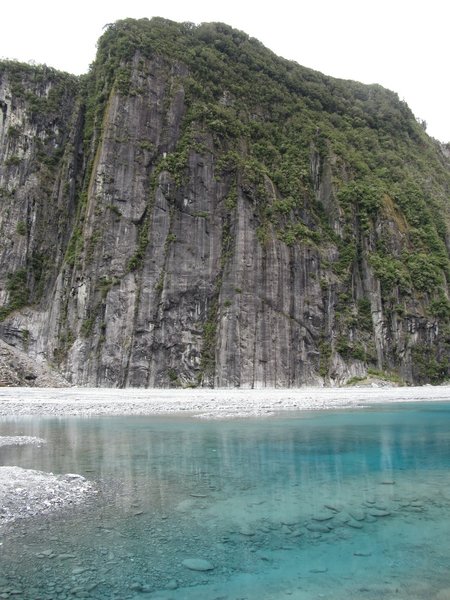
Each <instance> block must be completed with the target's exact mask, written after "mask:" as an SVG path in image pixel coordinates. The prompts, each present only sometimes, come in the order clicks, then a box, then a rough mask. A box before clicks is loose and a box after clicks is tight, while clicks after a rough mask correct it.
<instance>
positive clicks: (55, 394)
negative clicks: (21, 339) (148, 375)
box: [0, 385, 450, 419]
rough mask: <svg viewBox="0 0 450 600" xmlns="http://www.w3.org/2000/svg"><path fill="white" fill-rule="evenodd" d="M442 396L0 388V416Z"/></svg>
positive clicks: (185, 411) (199, 412)
mask: <svg viewBox="0 0 450 600" xmlns="http://www.w3.org/2000/svg"><path fill="white" fill-rule="evenodd" d="M428 401H436V402H437V401H444V402H445V401H447V402H450V385H445V386H421V387H391V386H383V387H373V386H371V387H349V388H317V387H305V388H260V389H244V388H226V389H225V388H217V389H215V388H212V389H211V388H201V389H198V388H195V389H178V388H175V389H167V388H149V389H142V388H137V389H136V388H127V389H117V388H72V387H71V388H0V417H16V418H17V417H27V416H42V417H70V416H76V417H81V416H91V417H99V416H139V415H146V416H151V415H155V416H156V415H160V416H168V415H175V414H178V415H185V416H193V417H198V418H206V419H222V418H240V417H260V416H270V415H273V414H275V413H281V412H296V411H298V412H300V411H315V410H333V409H343V408H358V407H359V408H362V407H368V406H372V405H377V404H390V403H405V402H406V403H407V402H428Z"/></svg>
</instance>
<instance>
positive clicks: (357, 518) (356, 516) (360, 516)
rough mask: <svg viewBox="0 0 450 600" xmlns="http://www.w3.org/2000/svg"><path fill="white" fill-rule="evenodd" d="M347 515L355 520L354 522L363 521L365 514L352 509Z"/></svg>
mask: <svg viewBox="0 0 450 600" xmlns="http://www.w3.org/2000/svg"><path fill="white" fill-rule="evenodd" d="M348 514H349V515H350V516H351V517H353V519H355V521H364V519H365V518H366V513H365V512H364V511H363V510H359V509H358V508H352V510H349V511H348Z"/></svg>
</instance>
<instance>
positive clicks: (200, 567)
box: [182, 558, 214, 571]
mask: <svg viewBox="0 0 450 600" xmlns="http://www.w3.org/2000/svg"><path fill="white" fill-rule="evenodd" d="M182 565H183V567H186V568H187V569H190V570H191V571H212V570H213V569H214V565H213V564H212V563H210V562H209V560H205V559H203V558H186V559H185V560H183V562H182Z"/></svg>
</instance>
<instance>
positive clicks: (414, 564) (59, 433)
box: [0, 403, 450, 600]
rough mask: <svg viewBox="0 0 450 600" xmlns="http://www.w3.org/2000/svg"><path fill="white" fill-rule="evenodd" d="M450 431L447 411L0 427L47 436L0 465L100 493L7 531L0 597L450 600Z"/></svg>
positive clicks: (2, 454)
mask: <svg viewBox="0 0 450 600" xmlns="http://www.w3.org/2000/svg"><path fill="white" fill-rule="evenodd" d="M449 426H450V404H444V403H428V404H411V405H390V406H383V407H380V408H377V409H376V410H372V409H370V410H369V409H365V410H358V411H340V412H321V413H297V414H292V415H289V416H288V417H286V416H285V415H284V416H279V417H275V418H268V419H245V420H244V419H243V420H231V421H199V420H195V419H191V420H189V419H181V418H176V417H172V418H154V417H123V418H122V417H114V418H107V417H103V418H85V419H79V418H67V419H48V418H47V419H36V418H34V419H17V420H11V419H3V420H0V435H34V436H39V437H43V438H46V439H47V441H48V443H47V445H46V446H43V447H39V448H36V447H34V448H32V447H16V448H3V449H1V450H0V464H1V465H17V466H21V467H24V468H33V469H39V470H43V471H52V472H54V473H79V474H81V475H84V476H85V477H86V478H88V479H90V480H92V481H95V482H97V484H98V488H99V494H97V495H96V496H95V497H94V498H93V499H91V500H90V501H89V502H88V503H87V504H86V505H84V506H82V507H77V508H74V509H71V510H70V511H64V512H63V513H61V514H59V515H54V516H52V517H51V518H50V517H41V518H38V519H28V520H23V521H21V522H19V523H16V524H15V525H14V526H13V527H11V528H10V529H9V530H8V531H7V532H5V533H4V534H3V536H2V537H1V538H0V541H1V542H2V545H1V546H0V598H21V599H22V598H23V599H24V600H38V599H42V600H50V599H58V600H64V599H72V598H92V599H97V600H106V599H108V600H109V599H115V600H119V599H124V600H125V599H133V600H145V599H160V600H162V599H165V600H169V599H173V600H183V599H186V600H194V599H195V600H219V599H220V600H244V599H248V600H256V599H258V600H260V599H261V600H268V599H279V598H292V599H298V600H300V599H301V600H313V599H314V600H316V599H321V598H324V599H327V600H330V599H331V598H332V599H333V600H344V599H346V600H347V599H367V600H375V599H381V598H383V599H386V600H391V599H394V598H395V599H399V600H406V599H408V600H417V599H426V600H430V599H431V600H433V599H436V600H449V599H450V570H449V567H450V427H449ZM193 558H196V559H202V560H207V561H209V563H210V566H211V567H213V568H212V569H211V570H208V571H197V570H191V569H189V568H188V567H186V565H185V564H183V561H184V560H186V559H193Z"/></svg>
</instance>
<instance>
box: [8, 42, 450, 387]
mask: <svg viewBox="0 0 450 600" xmlns="http://www.w3.org/2000/svg"><path fill="white" fill-rule="evenodd" d="M98 60H100V59H98ZM99 64H100V63H99ZM102 64H106V63H102ZM121 64H122V66H121V67H120V68H121V69H123V68H125V67H124V66H123V65H124V64H125V66H126V78H127V79H126V88H127V89H126V91H124V89H122V88H121V84H120V82H119V79H118V77H119V75H118V73H119V70H120V69H119V67H117V68H116V70H115V71H114V73H113V75H112V76H111V75H108V77H110V79H108V77H107V76H106V75H105V74H104V72H103V71H101V69H100V67H99V66H97V71H95V70H94V72H93V73H91V75H90V79H87V80H82V81H80V80H78V79H77V78H74V77H71V76H68V75H65V74H59V73H57V72H55V71H52V70H45V68H35V69H34V68H31V67H27V68H26V67H25V66H23V65H22V67H21V68H19V67H14V64H12V65H11V64H6V65H3V67H1V66H0V107H1V108H2V112H1V113H0V200H1V206H0V233H1V239H0V264H1V265H2V268H1V272H0V304H1V305H3V307H4V309H3V314H2V322H1V323H0V337H1V338H2V339H3V341H4V342H6V343H8V344H10V345H12V346H14V347H15V348H16V349H18V350H20V351H21V352H24V353H26V354H27V356H28V357H30V358H32V359H34V360H35V361H37V362H38V363H39V362H47V363H50V364H51V365H52V366H53V368H54V369H56V370H58V371H59V373H60V374H61V375H62V376H63V377H65V378H66V380H67V381H69V382H70V383H72V384H76V385H89V386H115V387H116V386H119V387H120V386H124V387H125V386H136V387H154V386H156V387H158V386H181V385H184V386H195V385H204V386H220V387H230V386H244V387H262V386H286V387H293V386H301V385H305V384H310V385H311V384H313V385H336V384H341V383H345V382H346V381H347V380H349V379H350V378H352V377H364V376H365V375H366V374H367V371H368V369H370V368H372V370H378V371H380V372H381V371H384V372H395V373H396V374H397V375H398V376H399V377H401V378H403V379H404V380H406V381H408V382H419V383H421V382H425V381H430V380H431V381H435V380H436V381H437V380H440V379H445V377H448V368H449V366H448V355H449V354H448V352H449V351H448V333H446V331H447V330H446V327H447V325H446V323H447V320H446V316H445V301H447V303H448V281H447V279H446V275H445V273H447V271H446V268H447V267H446V266H445V265H444V264H443V263H442V264H443V266H442V275H439V277H440V279H439V282H441V283H440V287H439V290H440V291H439V294H440V296H439V298H441V300H442V303H443V305H444V309H443V310H444V312H443V314H444V316H443V317H438V316H436V314H434V315H433V314H432V311H431V312H430V308H429V307H430V306H431V305H432V303H433V301H435V302H436V298H437V296H436V298H435V297H434V296H433V293H432V291H430V290H426V289H420V288H417V289H418V290H419V291H417V290H415V288H414V289H413V284H411V285H410V289H409V290H408V292H405V291H404V290H403V288H402V285H403V284H402V282H401V280H400V275H398V276H397V275H395V276H394V275H393V276H392V286H391V288H390V292H389V294H390V295H389V297H387V296H386V294H385V293H384V292H383V285H386V281H387V279H388V275H385V274H384V271H383V269H382V266H383V265H382V264H380V263H379V262H376V260H375V258H376V257H377V256H378V254H377V252H378V253H379V252H380V245H381V242H383V244H384V246H383V248H384V249H385V248H387V250H386V252H387V251H389V256H393V257H394V258H395V260H397V262H398V263H401V262H402V261H403V262H405V261H406V262H405V264H409V263H408V260H409V259H408V260H407V259H406V258H404V257H405V254H404V250H405V247H406V246H407V245H408V244H410V242H409V241H408V240H409V239H410V238H408V236H409V230H410V228H411V224H410V223H409V222H408V220H407V217H405V215H404V213H403V212H402V210H401V207H400V205H398V204H396V201H395V200H393V199H392V196H390V195H388V194H384V195H383V196H382V197H381V198H382V199H381V201H380V202H381V204H380V206H379V208H378V209H377V212H376V214H374V215H373V216H371V217H370V222H369V223H368V224H367V223H365V222H364V221H362V219H361V217H360V214H359V213H358V212H356V211H355V210H354V209H350V210H348V209H346V207H345V203H344V201H343V200H342V197H341V196H340V192H339V190H340V189H341V188H342V186H343V185H344V184H345V185H346V184H348V182H349V181H351V180H352V177H353V176H352V175H350V171H351V168H350V166H349V164H348V163H346V162H345V160H343V159H342V157H341V156H339V154H338V153H337V152H336V151H335V150H334V149H331V148H330V147H328V149H327V151H324V149H323V147H320V140H319V139H318V137H317V136H318V135H319V134H314V135H313V136H312V137H311V139H310V140H309V141H308V143H307V148H308V151H307V158H306V159H305V160H306V162H305V165H306V166H304V169H306V174H303V175H302V177H304V178H306V179H307V180H308V181H309V182H310V183H309V184H308V185H309V187H308V190H307V191H306V192H305V194H304V199H303V200H302V202H303V204H302V208H301V209H298V210H297V209H296V208H294V209H292V210H291V209H289V210H291V212H289V210H288V209H286V211H285V212H284V213H283V212H281V213H280V215H281V216H279V217H278V216H277V218H276V219H275V218H273V219H271V218H268V217H267V214H273V213H270V212H267V206H268V207H269V208H270V207H272V208H271V210H272V211H273V212H274V211H276V210H278V207H280V206H282V207H283V206H284V204H283V202H284V203H286V194H284V193H283V191H280V187H282V186H281V184H279V183H278V182H276V181H274V177H273V176H272V175H271V172H269V171H267V172H264V173H263V174H261V173H259V172H258V173H257V175H254V174H253V173H250V175H249V169H248V168H247V164H246V163H245V164H244V159H245V160H247V158H248V157H249V156H250V154H251V152H250V150H249V143H250V142H248V141H246V139H245V138H244V137H239V136H238V137H236V140H233V144H234V146H233V148H232V147H231V142H230V141H226V142H225V141H223V139H225V138H223V139H222V138H220V136H219V137H218V135H217V131H216V130H215V129H214V127H217V125H214V124H213V125H211V126H205V124H204V121H202V120H201V119H200V118H199V119H196V118H193V117H192V111H193V106H194V104H193V102H192V99H191V98H192V87H193V83H192V80H193V78H195V77H194V75H195V74H194V73H193V69H192V66H191V65H190V64H189V63H188V62H186V63H185V62H183V60H181V57H180V58H176V59H175V58H173V57H170V56H165V55H164V53H161V52H155V53H153V54H151V53H150V54H149V55H146V54H145V53H141V51H140V50H139V49H136V50H133V52H132V53H131V58H130V59H129V60H128V61H127V62H126V63H121ZM92 90H94V91H95V94H94V92H93V91H92ZM221 94H222V95H221V96H220V97H219V99H218V102H217V105H218V106H221V107H223V110H224V111H225V110H231V109H229V108H228V105H229V104H230V103H233V102H235V103H236V100H233V97H232V95H230V94H228V93H227V90H226V88H225V87H224V89H223V90H222V92H221ZM95 102H96V103H97V104H95ZM33 107H34V108H33ZM261 111H262V112H263V109H261ZM94 113H95V115H94ZM93 115H94V116H93ZM246 118H247V117H246ZM251 119H262V120H264V115H262V116H258V115H255V116H254V117H250V120H249V122H250V123H251V122H252V120H251ZM423 135H425V134H423ZM238 138H239V139H238ZM424 139H425V138H424ZM186 140H188V141H186ZM414 143H416V142H414ZM427 143H429V144H432V142H431V141H430V142H427ZM430 147H431V146H430ZM236 148H238V149H239V152H238V153H237V154H238V155H239V156H241V157H243V158H242V159H241V160H242V162H241V163H239V165H238V166H237V167H236V166H235V165H234V166H231V167H229V166H228V165H227V164H226V160H228V158H227V157H229V156H231V151H233V152H236ZM430 152H431V150H430ZM433 152H435V154H436V158H435V159H434V160H436V161H437V163H439V169H440V171H439V172H441V171H442V169H443V168H444V166H443V165H446V162H445V161H446V160H448V158H446V157H445V155H444V153H442V152H441V154H439V150H438V148H437V147H436V149H435V150H433ZM224 157H225V158H224ZM225 159H226V160H225ZM180 165H181V166H180ZM445 168H447V171H446V173H447V175H446V176H445V177H447V179H446V181H447V182H448V181H450V177H448V173H450V171H449V170H448V164H447V166H446V167H445ZM337 177H339V181H338V180H337ZM439 185H441V184H439ZM441 188H442V189H443V190H444V191H443V196H445V194H447V196H446V200H445V202H446V206H447V208H448V206H449V203H448V189H447V191H445V186H444V187H442V185H441ZM441 188H440V189H441ZM261 198H263V199H264V202H265V208H264V210H263V209H261ZM283 210H284V209H283ZM264 211H265V212H264ZM352 211H353V212H352ZM319 213H320V214H321V215H323V221H322V225H321V226H320V227H321V228H322V229H317V228H316V225H315V222H316V221H314V219H315V217H313V216H312V215H315V214H319ZM445 218H446V220H447V221H446V222H447V225H448V215H447V216H446V217H445ZM293 224H295V227H296V229H295V230H294V225H293ZM349 228H350V230H351V236H352V239H353V240H356V241H355V248H356V250H355V252H356V254H355V255H354V256H352V257H351V258H350V259H349V261H347V262H345V261H344V258H343V257H344V255H345V239H346V238H345V235H346V231H348V230H349ZM325 230H326V231H329V234H327V236H325V235H322V234H321V231H325ZM448 231H449V230H448V229H447V234H446V235H447V238H446V242H447V246H446V249H445V252H446V253H447V254H446V256H447V259H448V252H449V239H450V236H449V233H448ZM291 232H292V235H293V236H294V238H292V239H291V238H290V237H289V235H290V234H291ZM299 232H300V233H299ZM310 232H312V233H310ZM295 236H296V237H295ZM411 239H412V238H411ZM436 243H437V242H436ZM439 243H440V244H441V245H440V246H439V248H440V250H442V247H444V248H445V244H444V242H439ZM383 251H384V250H383ZM441 254H442V252H441ZM374 256H375V258H374ZM401 257H403V258H401ZM397 262H395V263H393V264H395V265H396V268H398V269H400V266H398V265H397ZM411 264H413V263H411ZM414 264H415V263H414ZM341 265H343V266H341ZM413 266H414V265H413ZM413 266H411V269H412V268H413ZM343 273H345V277H344V275H343ZM399 273H400V271H399ZM383 277H384V279H383ZM396 277H397V278H396ZM436 277H437V276H436ZM436 289H437V288H436ZM436 293H437V292H436ZM433 306H434V305H433ZM429 364H431V365H434V367H433V368H434V371H433V369H431V371H432V372H431V374H430V372H429V369H428V371H427V368H428V365H429ZM424 365H425V366H424Z"/></svg>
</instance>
